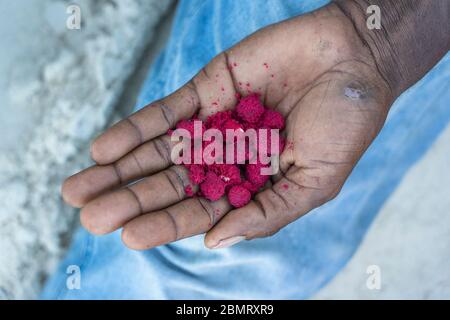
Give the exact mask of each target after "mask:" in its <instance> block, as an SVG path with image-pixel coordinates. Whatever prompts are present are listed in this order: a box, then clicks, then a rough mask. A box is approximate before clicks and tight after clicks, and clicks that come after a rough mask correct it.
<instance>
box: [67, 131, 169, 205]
mask: <svg viewBox="0 0 450 320" xmlns="http://www.w3.org/2000/svg"><path fill="white" fill-rule="evenodd" d="M175 143H176V142H172V141H171V139H170V137H169V136H167V135H164V136H161V137H158V138H156V139H153V140H151V141H149V142H147V143H144V144H143V145H141V146H139V147H138V148H136V149H134V150H133V151H131V152H130V153H128V154H126V155H125V156H124V157H123V158H121V159H119V160H118V161H116V162H114V163H112V164H109V165H105V166H98V165H97V166H92V167H90V168H88V169H86V170H83V171H81V172H79V173H77V174H75V175H73V176H71V177H69V178H68V179H67V180H66V181H65V182H64V184H63V187H62V195H63V199H64V201H65V202H66V203H68V204H69V205H71V206H73V207H76V208H81V207H82V206H84V205H85V204H86V203H87V202H88V201H90V200H92V199H94V198H95V197H97V196H99V195H100V194H102V193H103V192H106V191H109V190H111V189H113V188H115V187H119V186H121V185H125V184H127V183H130V182H132V181H133V180H135V179H138V178H143V177H145V176H148V175H150V174H153V173H155V172H158V171H161V170H162V169H165V168H167V167H168V166H169V165H171V164H173V163H172V161H171V156H170V154H171V151H172V148H173V146H174V145H175Z"/></svg>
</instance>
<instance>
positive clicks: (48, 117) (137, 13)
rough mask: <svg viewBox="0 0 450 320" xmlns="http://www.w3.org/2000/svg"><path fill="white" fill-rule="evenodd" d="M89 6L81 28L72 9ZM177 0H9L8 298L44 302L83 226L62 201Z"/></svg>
mask: <svg viewBox="0 0 450 320" xmlns="http://www.w3.org/2000/svg"><path fill="white" fill-rule="evenodd" d="M73 3H76V4H78V5H79V6H80V8H81V20H82V28H81V30H68V29H67V28H66V19H67V17H68V15H67V14H66V8H67V6H68V5H69V4H73ZM171 3H172V1H171V0H162V1H161V0H108V1H91V0H79V1H66V0H40V1H33V0H27V1H2V4H1V6H2V9H1V11H0V30H1V31H0V48H1V50H0V101H1V105H2V106H1V108H0V135H1V136H2V139H1V143H0V199H2V205H1V206H0V236H1V241H0V298H3V299H4V298H7V299H8V298H34V297H36V295H37V293H38V292H39V290H40V286H41V284H42V281H43V279H44V278H45V277H46V276H47V274H48V272H49V271H50V270H52V269H53V268H54V267H55V264H56V263H57V261H58V259H59V258H60V257H61V254H62V253H63V251H64V248H65V247H66V244H67V242H68V239H69V238H70V233H71V232H70V231H71V230H73V226H74V225H75V224H76V221H77V215H76V213H75V211H74V210H72V209H69V208H68V207H67V206H64V205H63V204H62V202H61V199H60V192H59V191H60V185H61V182H62V180H63V179H64V177H65V176H67V175H68V174H71V173H74V172H75V171H77V170H78V169H80V168H81V167H83V166H85V165H87V161H88V160H87V159H89V157H88V148H87V146H88V145H89V143H88V142H89V141H90V140H91V139H92V138H93V137H94V135H96V133H97V132H98V131H99V130H100V129H101V128H103V127H104V126H105V125H106V124H107V123H108V121H110V119H112V118H113V111H114V110H115V108H114V107H115V106H116V104H117V102H118V99H119V97H120V96H121V95H122V93H123V89H124V85H125V84H126V82H127V79H128V78H129V77H130V76H131V75H132V73H133V72H134V70H135V68H136V65H137V63H138V62H139V61H140V58H141V56H142V54H143V53H144V50H145V49H146V47H148V45H149V43H150V41H151V40H152V38H153V35H154V29H155V26H156V25H157V23H158V22H159V20H160V18H161V17H162V15H163V14H164V13H165V12H166V11H167V9H168V8H169V7H170V5H171Z"/></svg>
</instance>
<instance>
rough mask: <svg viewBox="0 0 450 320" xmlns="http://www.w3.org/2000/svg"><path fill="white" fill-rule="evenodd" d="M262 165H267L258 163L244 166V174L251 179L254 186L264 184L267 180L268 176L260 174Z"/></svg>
mask: <svg viewBox="0 0 450 320" xmlns="http://www.w3.org/2000/svg"><path fill="white" fill-rule="evenodd" d="M263 167H267V165H262V164H260V163H256V164H247V165H246V166H245V175H246V177H247V180H249V181H251V183H252V184H254V185H255V186H258V187H262V186H264V184H265V183H266V182H267V180H269V178H270V176H268V175H262V174H261V168H263Z"/></svg>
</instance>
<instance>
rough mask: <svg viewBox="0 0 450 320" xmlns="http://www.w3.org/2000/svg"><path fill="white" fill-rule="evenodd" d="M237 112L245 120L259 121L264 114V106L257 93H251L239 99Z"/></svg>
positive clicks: (250, 121) (249, 121)
mask: <svg viewBox="0 0 450 320" xmlns="http://www.w3.org/2000/svg"><path fill="white" fill-rule="evenodd" d="M236 113H237V115H238V116H239V118H241V119H242V120H244V121H245V122H248V123H257V122H258V121H259V119H260V118H261V116H262V115H263V114H264V106H263V105H262V103H261V101H259V96H258V95H257V94H251V95H248V96H246V97H244V98H242V99H241V100H239V103H238V105H237V106H236Z"/></svg>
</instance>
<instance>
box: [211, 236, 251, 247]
mask: <svg viewBox="0 0 450 320" xmlns="http://www.w3.org/2000/svg"><path fill="white" fill-rule="evenodd" d="M244 239H245V237H244V236H236V237H230V238H227V239H223V240H220V241H219V243H218V244H216V245H215V246H214V247H212V248H211V249H223V248H228V247H231V246H232V245H235V244H236V243H238V242H241V241H242V240H244Z"/></svg>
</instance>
